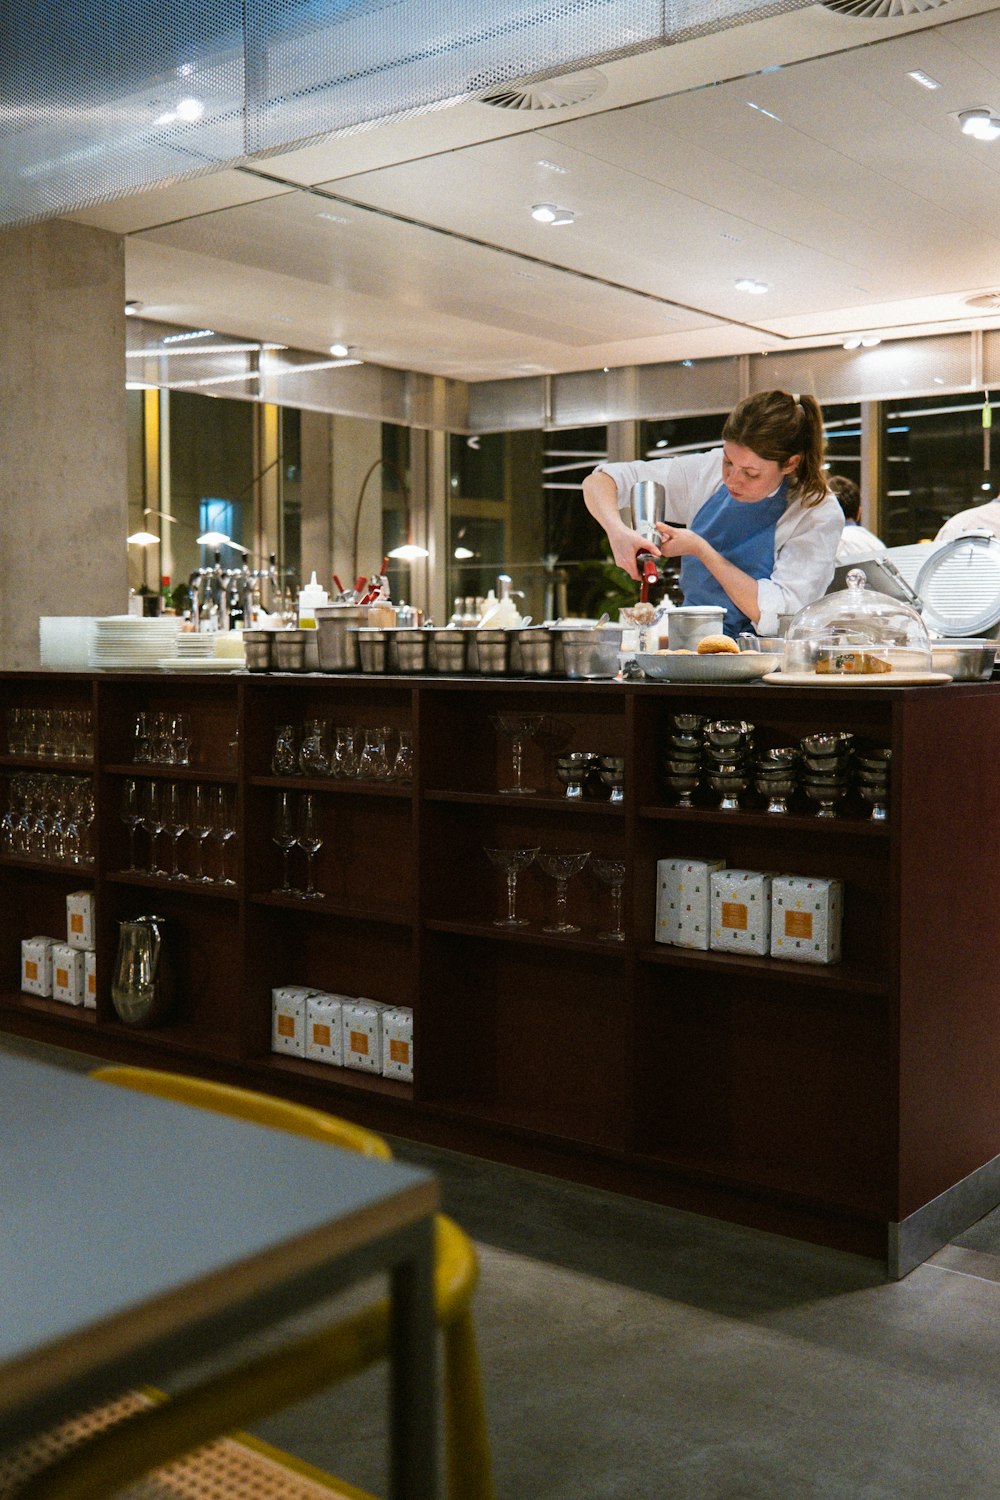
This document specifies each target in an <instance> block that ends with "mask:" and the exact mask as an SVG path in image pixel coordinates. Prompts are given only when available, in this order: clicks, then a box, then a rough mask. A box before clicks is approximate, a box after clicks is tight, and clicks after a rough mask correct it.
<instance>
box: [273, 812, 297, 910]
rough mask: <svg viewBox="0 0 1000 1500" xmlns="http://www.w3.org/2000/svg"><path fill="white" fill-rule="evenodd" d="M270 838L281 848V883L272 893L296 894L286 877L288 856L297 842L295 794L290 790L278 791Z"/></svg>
mask: <svg viewBox="0 0 1000 1500" xmlns="http://www.w3.org/2000/svg"><path fill="white" fill-rule="evenodd" d="M271 840H272V842H273V843H275V844H277V846H278V848H279V849H280V850H281V857H282V861H283V864H282V879H281V884H280V886H276V887H275V889H274V891H273V892H272V895H275V896H297V895H298V894H299V892H298V891H297V890H296V889H295V887H294V886H293V885H292V883H291V881H290V880H289V878H288V856H289V854H290V853H291V851H292V850H293V849H294V848H295V845H296V844H297V843H298V836H297V833H296V826H295V795H294V793H292V792H279V793H278V800H277V801H276V802H275V804H274V821H273V822H272V824H271Z"/></svg>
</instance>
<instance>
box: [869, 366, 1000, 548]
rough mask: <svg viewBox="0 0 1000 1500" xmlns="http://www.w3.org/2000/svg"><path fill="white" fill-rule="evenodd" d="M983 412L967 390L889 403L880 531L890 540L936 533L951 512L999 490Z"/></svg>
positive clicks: (902, 540) (885, 409) (920, 538)
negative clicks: (958, 393)
mask: <svg viewBox="0 0 1000 1500" xmlns="http://www.w3.org/2000/svg"><path fill="white" fill-rule="evenodd" d="M991 409H992V408H991ZM982 410H983V403H982V402H981V401H977V400H975V399H974V398H970V397H969V396H940V397H938V398H936V399H931V398H927V397H924V398H923V399H921V398H916V399H912V400H908V401H887V402H885V403H884V406H883V424H884V426H883V430H884V435H885V437H884V452H885V471H886V481H885V486H884V490H885V504H884V520H883V530H882V533H881V534H882V538H883V540H884V541H885V542H887V543H888V545H889V546H899V545H902V544H903V543H907V542H920V541H925V540H928V539H933V538H934V536H935V535H936V534H937V532H938V530H939V528H940V527H941V525H942V524H943V523H944V522H945V521H946V520H947V519H948V518H949V516H953V515H955V514H957V512H958V511H960V510H967V509H968V508H969V507H970V506H973V505H982V504H984V503H985V502H986V501H987V500H989V499H992V498H994V497H995V496H996V494H997V482H998V479H1000V473H998V469H997V463H996V460H995V459H994V457H993V452H992V443H991V441H988V440H987V437H986V434H985V433H984V429H983V425H982ZM987 449H989V452H987Z"/></svg>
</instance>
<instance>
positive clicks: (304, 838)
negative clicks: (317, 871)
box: [296, 792, 323, 901]
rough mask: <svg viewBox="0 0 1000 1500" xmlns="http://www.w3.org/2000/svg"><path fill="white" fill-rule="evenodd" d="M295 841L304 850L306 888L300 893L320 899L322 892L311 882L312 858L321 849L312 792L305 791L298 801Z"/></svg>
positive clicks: (313, 898)
mask: <svg viewBox="0 0 1000 1500" xmlns="http://www.w3.org/2000/svg"><path fill="white" fill-rule="evenodd" d="M296 842H297V843H298V845H299V848H300V849H302V850H304V851H305V856H306V888H305V890H304V891H303V892H302V894H303V896H304V897H306V898H307V899H308V900H310V901H321V900H322V898H323V892H322V891H318V890H317V889H316V887H315V885H314V884H313V858H314V856H315V855H316V854H317V853H318V851H319V850H320V849H322V847H323V838H322V835H321V834H320V831H319V819H318V816H317V812H316V804H315V799H314V797H313V794H312V792H306V793H305V795H304V796H303V797H302V798H301V800H300V802H299V816H298V822H297V824H296Z"/></svg>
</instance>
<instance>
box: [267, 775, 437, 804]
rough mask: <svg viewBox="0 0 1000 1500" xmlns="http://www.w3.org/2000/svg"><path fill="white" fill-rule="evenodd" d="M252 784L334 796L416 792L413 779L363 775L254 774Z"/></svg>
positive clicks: (409, 796) (395, 794)
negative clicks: (380, 779)
mask: <svg viewBox="0 0 1000 1500" xmlns="http://www.w3.org/2000/svg"><path fill="white" fill-rule="evenodd" d="M250 785H251V786H259V787H270V788H271V790H272V791H275V792H279V791H280V792H321V793H323V795H324V796H325V795H326V794H327V793H329V794H331V795H332V796H335V797H343V796H345V795H348V796H354V797H401V798H404V799H405V800H409V799H410V798H411V797H412V795H413V784H412V782H408V781H407V782H404V781H369V780H364V779H363V778H362V777H360V776H251V777H250Z"/></svg>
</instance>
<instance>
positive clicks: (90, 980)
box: [83, 948, 97, 1010]
mask: <svg viewBox="0 0 1000 1500" xmlns="http://www.w3.org/2000/svg"><path fill="white" fill-rule="evenodd" d="M83 1008H84V1010H96V1009H97V954H96V953H95V952H94V950H93V948H88V949H87V950H86V951H85V953H84V955H83Z"/></svg>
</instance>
